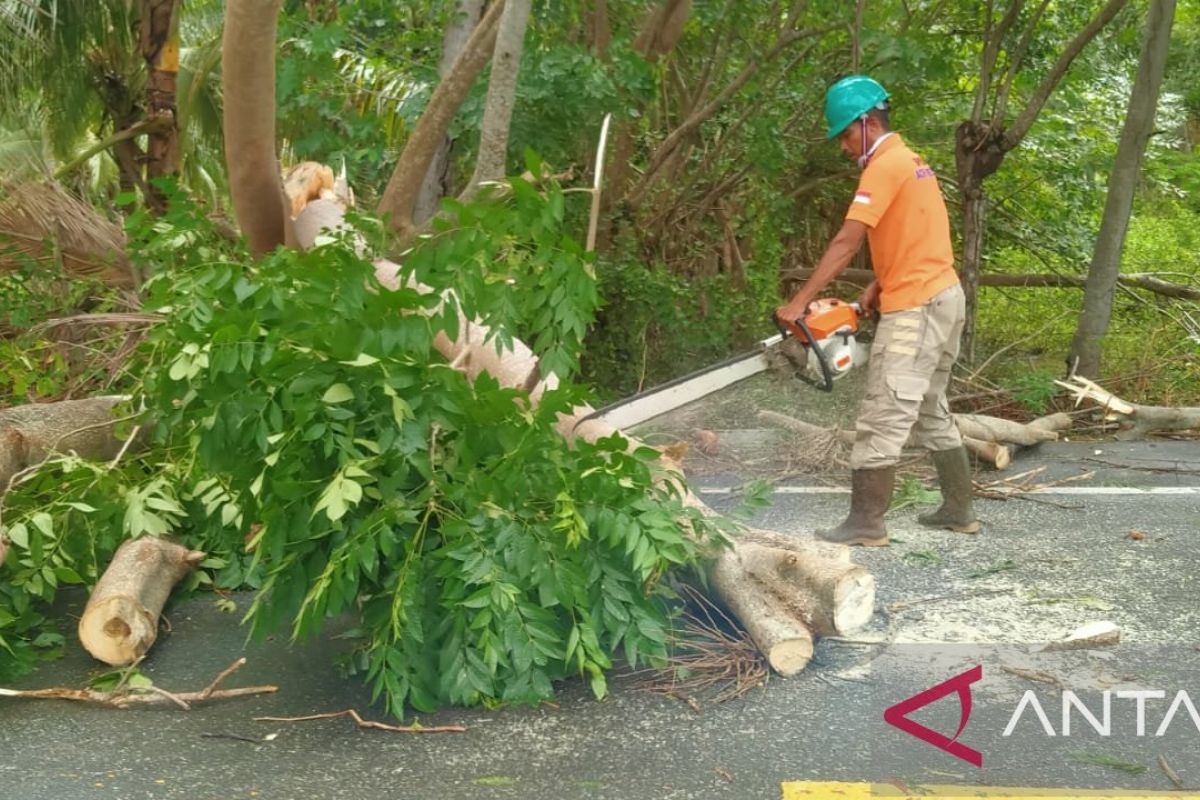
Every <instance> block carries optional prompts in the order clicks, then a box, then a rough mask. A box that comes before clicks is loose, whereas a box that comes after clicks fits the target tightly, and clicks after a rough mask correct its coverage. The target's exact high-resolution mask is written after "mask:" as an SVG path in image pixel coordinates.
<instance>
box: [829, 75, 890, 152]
mask: <svg viewBox="0 0 1200 800" xmlns="http://www.w3.org/2000/svg"><path fill="white" fill-rule="evenodd" d="M887 99H888V93H887V89H884V88H883V87H882V86H880V85H879V82H878V81H876V80H874V79H873V78H868V77H867V76H866V75H850V76H849V77H846V78H842V79H841V80H840V81H838V82H837V83H835V84H834V85H833V86H830V87H829V91H828V92H826V93H825V121H826V122H827V123H829V133H828V135H827V136H826V137H825V138H827V139H832V138H834V137H835V136H837V135H838V134H839V133H841V132H842V131H844V130H846V126H848V125H849V124H850V123H851V122H854V120H856V119H858V118H859V117H861V116H862V115H863V114H865V113H867V112H868V111H870V110H871V109H873V108H884V107H885V106H884V105H883V104H884V101H886V100H887Z"/></svg>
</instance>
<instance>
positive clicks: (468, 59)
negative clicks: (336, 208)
mask: <svg viewBox="0 0 1200 800" xmlns="http://www.w3.org/2000/svg"><path fill="white" fill-rule="evenodd" d="M504 7H505V0H496V2H495V3H494V5H492V6H491V7H490V8H488V10H487V13H486V14H484V15H483V18H482V19H480V20H479V24H478V25H476V26H475V30H474V31H472V33H471V37H470V38H469V39H468V40H467V44H466V45H465V46H464V47H463V51H462V52H461V53H460V54H459V56H458V58H457V59H455V61H454V67H453V68H452V69H451V70H450V73H449V74H448V75H447V76H446V77H445V78H443V79H442V80H441V81H440V82H439V83H438V86H437V88H436V89H434V91H433V96H432V97H430V98H429V105H427V106H426V107H425V112H424V113H423V114H421V118H420V119H419V120H418V121H417V125H416V127H415V128H414V129H413V132H412V135H411V136H409V137H408V141H407V142H405V144H404V150H403V151H402V152H401V153H400V160H399V161H398V162H397V163H396V169H395V170H394V171H393V172H392V177H391V178H390V179H389V180H388V185H387V189H385V190H384V193H383V199H382V200H381V201H380V203H379V213H380V214H383V215H390V216H391V224H392V228H393V229H395V230H396V231H397V232H398V233H399V234H400V235H401V236H402V237H407V236H410V235H412V233H413V232H414V227H415V226H414V223H413V207H414V205H415V204H416V201H417V194H418V193H419V192H420V189H421V182H422V180H423V179H424V176H425V173H426V172H427V171H428V169H429V163H430V161H432V160H433V155H434V153H435V152H437V148H438V145H439V143H440V142H441V141H442V140H443V139H444V138H445V137H446V131H447V130H448V129H449V127H450V121H451V120H452V119H453V118H454V115H455V113H457V111H458V109H459V107H460V106H461V105H462V103H463V100H465V99H466V97H467V92H469V91H470V90H471V85H472V84H473V83H475V79H476V78H477V77H479V73H480V72H482V71H483V68H484V66H485V65H486V64H487V62H488V61H489V60H490V59H491V57H492V49H493V47H494V45H495V43H496V29H497V27H498V25H499V22H500V15H501V13H502V12H503V10H504Z"/></svg>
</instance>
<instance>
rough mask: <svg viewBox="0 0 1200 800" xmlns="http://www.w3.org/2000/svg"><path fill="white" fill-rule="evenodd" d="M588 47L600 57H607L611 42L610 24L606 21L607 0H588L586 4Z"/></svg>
mask: <svg viewBox="0 0 1200 800" xmlns="http://www.w3.org/2000/svg"><path fill="white" fill-rule="evenodd" d="M587 9H588V10H587V40H588V47H590V48H591V49H592V52H593V53H595V54H596V55H597V56H599V57H600V58H602V59H604V58H607V57H608V47H609V45H610V44H612V26H611V25H610V24H609V21H608V0H588V6H587Z"/></svg>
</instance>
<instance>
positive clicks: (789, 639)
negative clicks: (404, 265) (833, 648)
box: [295, 200, 875, 674]
mask: <svg viewBox="0 0 1200 800" xmlns="http://www.w3.org/2000/svg"><path fill="white" fill-rule="evenodd" d="M342 225H343V223H342V212H341V209H339V208H338V207H337V206H336V205H335V204H333V203H329V202H325V201H321V200H317V201H315V202H312V203H309V204H308V205H307V206H306V207H305V208H304V210H303V211H302V212H301V213H300V215H299V216H298V217H297V219H296V228H295V230H296V235H297V239H298V241H299V244H300V246H301V247H311V246H312V245H313V244H314V243H315V242H316V241H317V238H318V236H320V235H321V232H322V231H323V230H338V229H340V228H341V226H342ZM375 274H376V277H377V278H378V280H379V282H380V284H381V285H383V286H384V287H386V288H389V289H393V290H395V289H399V288H400V278H399V275H400V267H399V266H398V265H397V264H395V263H393V262H390V261H386V260H379V261H376V262H375ZM410 284H411V285H410V288H414V289H416V290H417V291H420V292H424V293H432V292H433V291H434V290H433V289H432V288H431V287H428V286H423V285H420V284H417V283H415V282H413V281H411V280H410ZM450 297H452V292H451V291H446V292H444V293H443V301H445V300H446V299H448V298H450ZM455 306H456V307H459V308H461V304H459V303H455ZM426 313H431V314H435V313H438V309H433V310H430V311H428V312H426ZM459 314H460V316H459V324H458V337H457V338H456V339H450V338H449V337H448V336H446V335H444V334H439V335H438V336H437V337H436V338H435V340H434V346H435V347H436V348H437V349H438V351H439V352H440V353H441V354H442V356H443V357H445V358H446V360H447V361H448V362H449V363H450V365H451V366H453V367H454V368H456V369H458V370H460V371H461V372H463V373H465V374H466V375H467V376H469V377H471V378H472V379H474V378H475V377H477V376H478V375H480V374H482V373H485V372H486V373H487V374H488V375H490V376H491V377H492V378H494V379H495V380H496V381H497V382H498V383H499V384H500V385H501V386H505V387H511V388H523V389H527V390H528V391H529V399H530V402H531V403H534V404H536V403H537V402H538V401H539V400H540V399H541V397H542V395H543V394H544V393H545V392H546V391H548V390H551V389H553V388H555V387H556V386H557V385H558V381H557V379H556V378H555V377H554V376H553V375H551V376H545V377H543V376H542V375H541V373H540V370H539V368H538V360H537V357H536V356H535V355H534V353H533V351H532V350H530V349H529V347H528V346H526V345H525V344H524V343H522V342H520V341H517V340H513V341H512V342H511V346H510V347H507V348H505V349H502V350H501V351H499V352H498V351H497V348H496V346H495V343H494V342H489V341H488V334H489V333H490V331H489V329H488V328H486V327H485V326H483V325H479V324H478V323H476V322H474V321H473V320H468V319H466V317H465V316H463V315H462V312H461V311H460V312H459ZM594 413H595V410H594V409H593V408H592V407H591V406H588V405H582V406H577V407H576V408H574V409H572V411H571V412H570V413H569V414H562V415H560V416H559V419H558V424H557V429H558V431H559V433H561V434H562V435H563V436H564V437H565V438H566V439H568V440H574V439H576V438H578V439H583V440H584V441H589V442H591V441H596V440H597V439H600V438H603V437H605V436H609V435H611V434H613V433H615V432H618V431H617V430H616V429H615V428H614V427H613V426H612V425H611V424H609V423H607V422H605V421H603V420H600V419H595V418H593V417H592V415H593V414H594ZM622 435H623V436H625V437H626V438H627V439H629V440H630V446H631V447H637V446H642V445H641V444H640V443H639V442H637V441H636V440H634V439H632V438H631V437H629V436H627V435H626V434H622ZM660 466H662V467H663V470H662V479H663V480H668V481H672V482H674V483H675V484H676V486H677V487H678V488H679V490H680V495H681V496H682V497H683V498H684V503H685V504H686V505H687V506H689V507H692V508H695V509H698V510H699V511H701V513H704V514H706V515H713V516H715V512H714V511H713V510H712V509H710V508H708V506H707V505H705V504H704V503H703V502H702V501H701V500H700V499H699V498H698V497H696V496H695V495H694V494H692V493H691V492H690V491H689V490H688V489H687V487H686V486H684V485H683V484H682V481H681V480H680V478H679V471H678V469H677V468H676V467H675V465H674V464H673V463H672V462H671V461H670V460H669V459H667V458H665V457H663V458H662V459H660ZM760 533H761V532H760ZM775 535H776V536H779V537H783V534H775ZM784 538H786V537H784ZM797 547H798V546H797ZM829 547H832V548H839V547H840V546H838V545H830V546H829ZM746 548H750V549H749V550H747V549H746ZM755 548H757V549H755ZM764 550H765V551H766V553H764V552H762V551H764ZM845 550H846V548H844V547H842V548H840V550H836V549H835V550H834V551H830V550H829V549H827V548H826V549H822V550H821V551H820V552H816V551H803V548H801V549H800V550H797V549H796V548H793V547H787V548H784V547H771V546H770V545H765V544H762V543H759V544H754V543H753V542H751V541H745V542H743V540H742V539H741V538H737V539H735V540H734V542H733V547H732V548H731V549H728V550H722V551H721V552H719V553H715V554H714V562H713V564H712V572H713V578H714V586H715V587H717V591H718V592H719V593H720V595H721V597H722V599H723V600H725V602H726V605H728V606H729V607H730V609H731V610H732V611H733V612H734V613H735V614H736V616H737V617H738V619H739V620H740V621H741V623H742V624H743V626H744V627H745V628H746V630H747V632H748V633H749V634H750V636H751V638H752V639H753V640H754V643H755V645H756V646H757V647H758V648H759V649H760V650H761V651H762V652H763V653H764V655H766V656H767V659H768V661H769V663H770V664H771V666H772V667H773V668H774V669H776V670H777V671H779V672H780V673H781V674H794V673H795V672H797V671H799V670H800V669H803V668H804V665H805V664H807V663H808V660H809V658H810V657H811V655H812V642H813V631H812V630H811V629H810V628H809V625H810V624H814V625H816V626H817V627H818V629H819V630H818V632H824V631H830V632H836V633H846V632H850V631H853V630H856V629H857V628H858V627H861V626H862V625H864V624H866V622H867V621H868V620H869V619H870V617H871V613H872V611H873V609H874V605H875V580H874V578H873V577H872V576H871V575H870V574H869V573H867V572H866V571H865V570H862V569H861V568H858V567H855V566H854V565H852V564H849V563H848V562H849V556H848V555H844V551H845ZM747 552H749V553H752V554H753V555H752V556H748V557H747V558H748V559H749V560H751V561H753V562H754V563H755V564H756V565H758V568H759V569H760V571H761V574H762V575H765V576H769V577H768V578H767V579H763V580H760V579H758V578H756V577H754V576H752V575H751V574H750V573H748V572H747V571H746V570H747V566H746V565H747V563H748V562H747V559H744V558H743V556H744V555H745V553H747ZM830 552H837V553H838V554H839V555H838V556H837V557H835V558H830V557H828V554H829V553H830ZM771 564H774V566H773V567H772V566H770V565H771ZM718 574H719V575H720V578H719V579H718V578H717V575H718ZM720 587H724V589H722V588H720ZM735 587H736V596H735V597H732V596H726V595H727V594H729V593H730V592H731V591H734V590H735ZM814 603H815V604H828V607H827V608H826V607H822V608H810V607H808V606H810V605H811V604H814Z"/></svg>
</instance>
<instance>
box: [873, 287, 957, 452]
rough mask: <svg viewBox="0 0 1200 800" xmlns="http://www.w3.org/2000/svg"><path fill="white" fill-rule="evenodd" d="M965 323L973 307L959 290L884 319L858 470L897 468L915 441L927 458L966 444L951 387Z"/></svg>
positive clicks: (878, 336) (952, 289) (878, 333)
mask: <svg viewBox="0 0 1200 800" xmlns="http://www.w3.org/2000/svg"><path fill="white" fill-rule="evenodd" d="M965 318H966V300H965V298H964V296H963V291H962V286H960V285H958V284H955V285H954V286H951V287H949V288H947V289H944V290H942V291H941V292H939V293H938V294H937V295H935V296H934V297H933V299H931V300H930V301H929V302H927V303H926V304H925V305H923V306H920V307H919V308H913V309H909V310H907V311H894V312H891V313H889V314H883V315H881V317H880V319H879V324H878V325H877V326H876V327H875V342H874V344H872V346H871V358H870V363H869V364H868V367H867V392H866V395H865V396H864V397H863V401H862V408H861V409H860V410H859V413H858V421H857V422H856V423H855V436H854V448H853V449H852V450H851V452H850V467H851V469H878V468H880V467H888V466H892V465H893V464H895V463H896V462H897V461H898V460H899V459H900V450H901V448H903V447H904V445H905V443H906V442H908V441H909V435H910V433H911V435H912V440H911V441H912V444H913V445H914V446H917V447H923V448H925V449H927V450H949V449H951V448H954V447H958V446H959V445H961V444H962V437H961V436H959V433H958V427H957V426H956V425H955V424H954V420H953V418H952V417H951V416H950V405H949V403H948V402H947V400H946V386H947V385H948V384H949V383H950V368H951V367H952V366H953V365H954V360H955V359H956V358H958V343H959V338H960V336H961V335H962V329H963V321H964V320H965Z"/></svg>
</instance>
